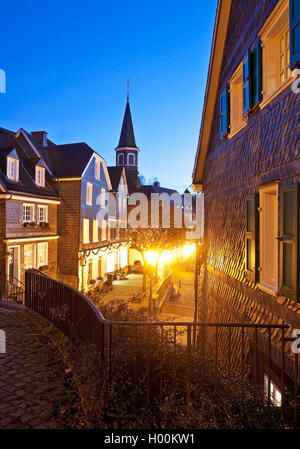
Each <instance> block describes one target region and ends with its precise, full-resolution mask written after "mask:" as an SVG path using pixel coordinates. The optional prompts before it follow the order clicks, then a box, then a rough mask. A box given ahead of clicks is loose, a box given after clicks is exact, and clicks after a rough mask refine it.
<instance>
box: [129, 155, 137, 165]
mask: <svg viewBox="0 0 300 449" xmlns="http://www.w3.org/2000/svg"><path fill="white" fill-rule="evenodd" d="M128 164H129V165H134V164H135V156H134V154H128Z"/></svg>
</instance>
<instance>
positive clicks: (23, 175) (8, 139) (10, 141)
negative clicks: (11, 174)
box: [0, 128, 58, 197]
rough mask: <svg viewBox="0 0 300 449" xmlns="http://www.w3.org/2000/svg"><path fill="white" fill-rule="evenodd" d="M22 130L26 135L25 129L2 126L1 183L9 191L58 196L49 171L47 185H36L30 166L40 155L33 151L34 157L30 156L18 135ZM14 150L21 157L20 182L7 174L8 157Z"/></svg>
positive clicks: (0, 150)
mask: <svg viewBox="0 0 300 449" xmlns="http://www.w3.org/2000/svg"><path fill="white" fill-rule="evenodd" d="M20 132H21V133H22V135H24V132H23V130H22V131H21V130H20V131H19V132H18V133H14V132H12V131H9V130H7V129H4V128H0V184H1V185H2V186H3V188H4V189H5V190H6V191H8V192H19V193H23V194H25V193H26V194H32V195H34V196H43V197H53V196H55V197H57V196H58V193H57V191H56V188H55V185H54V183H53V181H52V180H51V178H50V176H49V174H48V173H47V171H46V184H45V187H39V186H37V185H36V183H35V179H34V174H33V172H32V170H31V169H30V168H31V167H33V166H34V164H36V163H37V162H38V161H39V160H40V156H39V155H38V154H37V153H35V152H34V151H33V153H32V155H33V157H28V152H27V151H26V149H25V148H24V147H23V142H22V141H21V140H20V139H19V138H18V137H17V135H19V133H20ZM27 134H28V133H27ZM26 138H28V139H29V142H28V145H31V142H30V135H28V136H26ZM13 150H15V151H16V152H17V154H18V157H19V159H20V163H19V182H14V181H11V180H9V179H8V178H7V174H6V161H7V159H6V158H7V155H8V154H10V153H11V152H12V151H13Z"/></svg>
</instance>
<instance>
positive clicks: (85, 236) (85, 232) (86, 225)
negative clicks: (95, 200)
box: [82, 218, 90, 244]
mask: <svg viewBox="0 0 300 449" xmlns="http://www.w3.org/2000/svg"><path fill="white" fill-rule="evenodd" d="M82 243H83V244H86V243H90V220H89V219H88V218H83V222H82Z"/></svg>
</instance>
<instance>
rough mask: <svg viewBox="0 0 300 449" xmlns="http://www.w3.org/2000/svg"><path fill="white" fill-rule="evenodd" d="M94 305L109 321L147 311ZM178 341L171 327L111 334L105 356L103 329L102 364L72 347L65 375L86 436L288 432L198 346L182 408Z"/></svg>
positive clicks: (251, 390) (88, 349)
mask: <svg viewBox="0 0 300 449" xmlns="http://www.w3.org/2000/svg"><path fill="white" fill-rule="evenodd" d="M97 305H98V307H100V309H101V312H102V313H103V315H104V316H105V318H106V319H109V320H117V321H127V322H128V321H146V320H147V316H146V310H143V309H140V310H138V311H134V310H132V309H129V308H128V307H127V306H126V305H125V304H124V303H123V302H120V301H114V302H111V303H109V304H103V303H101V300H100V299H97ZM149 329H150V330H149ZM177 336H178V340H177V343H176V344H175V343H174V330H173V328H171V327H170V328H169V329H167V330H165V331H164V333H163V334H162V332H161V328H160V327H158V326H151V327H150V328H145V327H144V326H141V327H140V328H137V327H136V326H131V325H128V326H125V328H124V327H121V326H120V327H112V341H111V347H110V348H109V345H108V338H109V328H108V326H106V330H105V341H106V344H105V358H104V361H102V360H101V357H100V355H99V353H98V352H97V351H96V350H95V348H94V347H93V346H92V345H90V344H82V343H79V344H78V345H76V349H75V350H74V351H73V352H72V354H71V358H72V372H73V375H74V378H75V380H76V383H77V385H78V389H79V392H80V396H81V401H82V408H83V410H84V413H85V416H86V422H87V424H86V426H87V427H88V428H99V427H100V428H127V429H128V428H157V429H158V428H169V429H180V428H184V429H193V428H201V429H211V428H224V429H228V428H230V429H245V428H247V429H249V428H260V429H261V428H284V427H287V424H286V423H285V422H284V421H282V420H281V416H280V409H278V408H277V407H274V406H270V407H268V406H267V404H266V402H265V400H264V397H263V393H262V391H261V390H260V389H258V388H257V387H254V386H253V385H251V384H250V382H247V380H245V382H241V378H240V375H238V374H234V373H233V374H232V373H230V374H229V373H228V371H227V370H226V369H224V367H223V368H221V366H220V365H219V366H216V364H215V362H214V360H213V359H212V358H210V356H209V355H205V356H203V353H202V352H201V348H200V347H198V345H196V346H195V347H194V348H193V351H192V355H191V359H192V371H191V378H192V384H191V394H190V401H189V403H186V397H185V393H186V382H187V369H186V360H187V349H186V345H185V334H184V333H183V332H180V331H178V334H177ZM180 340H181V342H180ZM109 351H111V359H109V357H108V354H109ZM109 360H110V363H109Z"/></svg>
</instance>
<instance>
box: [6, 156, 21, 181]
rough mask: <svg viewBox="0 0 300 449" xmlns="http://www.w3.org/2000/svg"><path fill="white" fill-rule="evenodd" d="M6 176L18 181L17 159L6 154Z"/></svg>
mask: <svg viewBox="0 0 300 449" xmlns="http://www.w3.org/2000/svg"><path fill="white" fill-rule="evenodd" d="M11 168H12V172H11V173H10V171H11V170H10V169H11ZM6 170H7V171H6V173H7V177H8V179H10V180H11V181H15V182H18V181H19V160H18V159H15V158H14V157H11V156H7V169H6Z"/></svg>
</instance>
